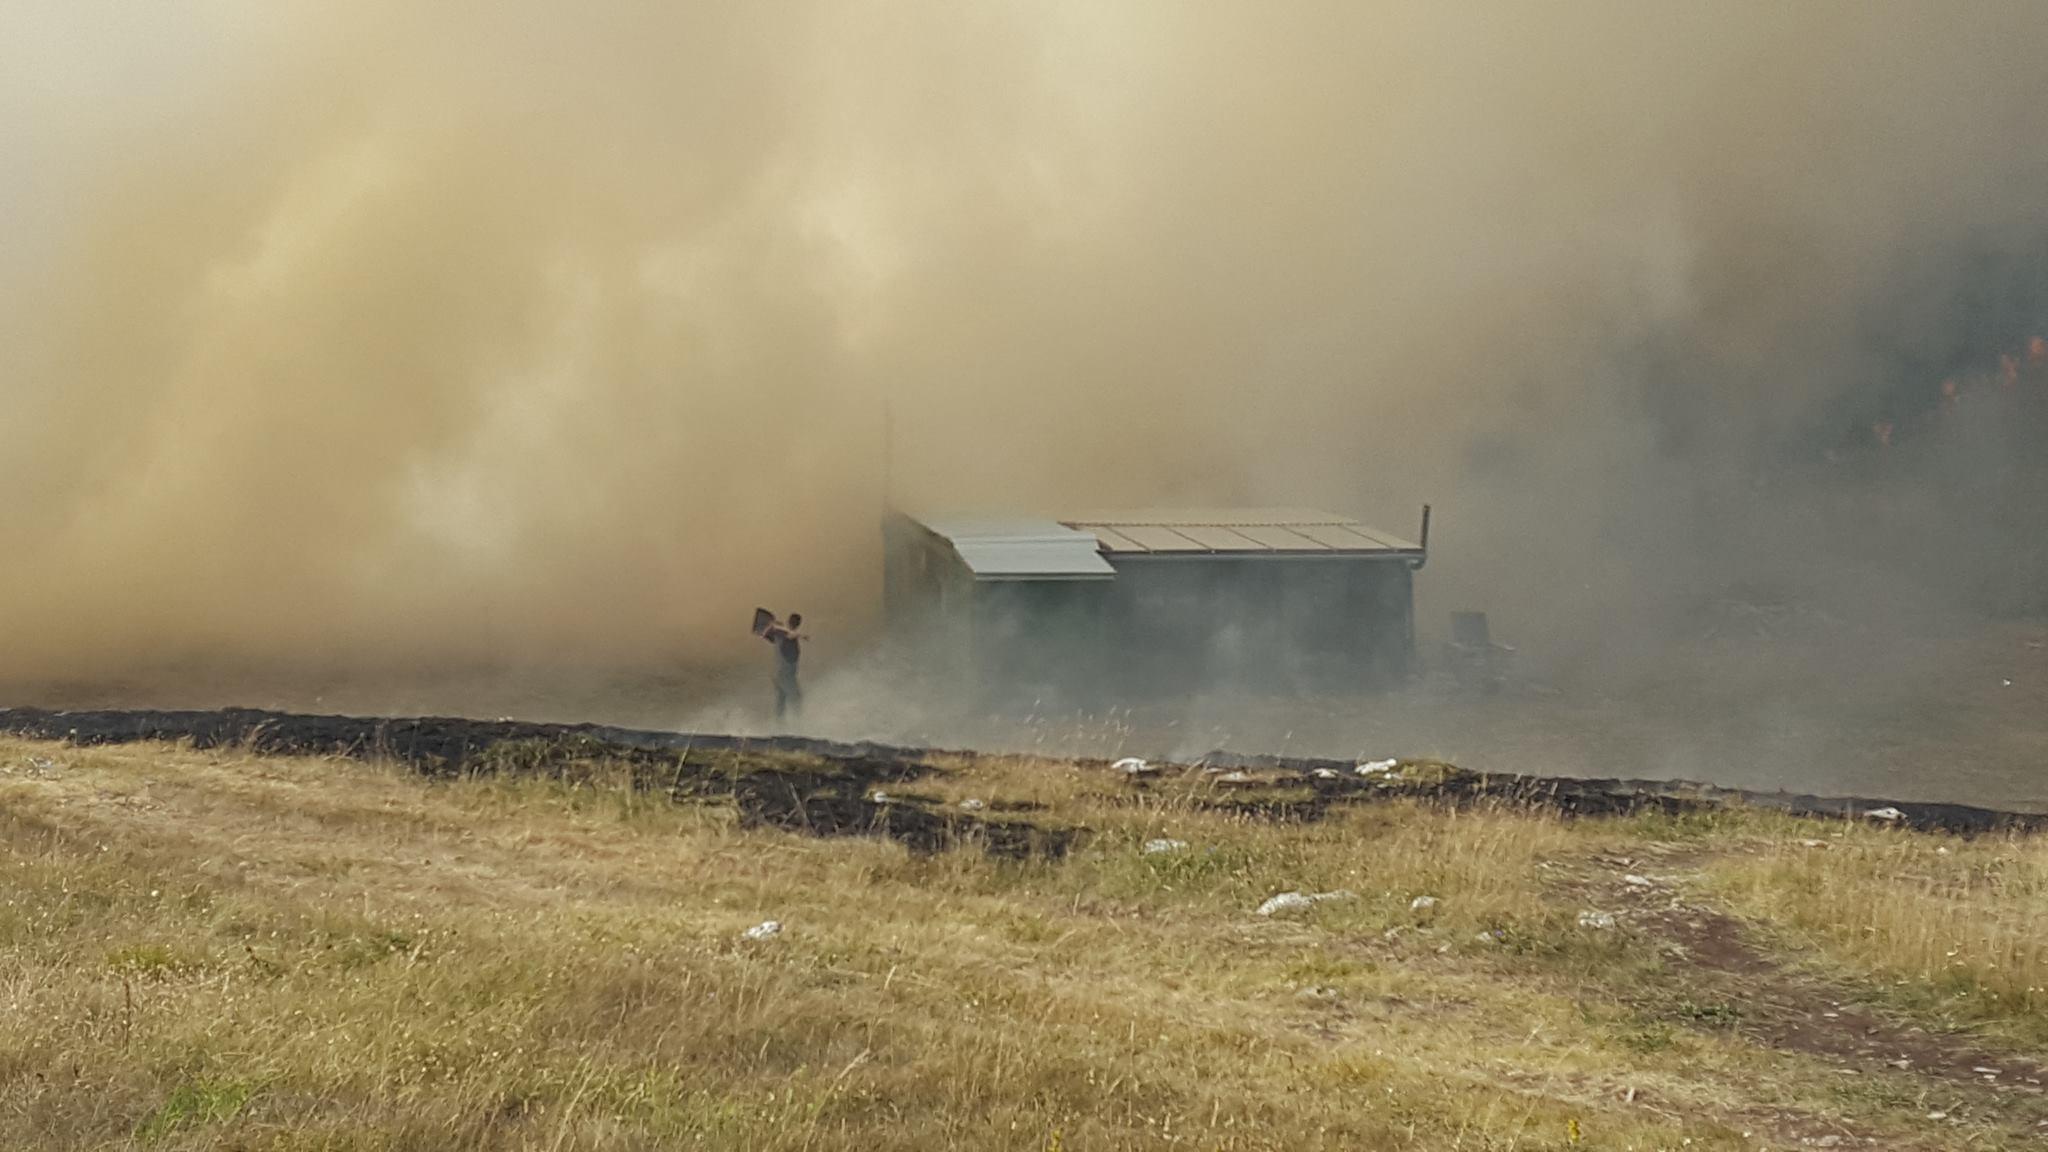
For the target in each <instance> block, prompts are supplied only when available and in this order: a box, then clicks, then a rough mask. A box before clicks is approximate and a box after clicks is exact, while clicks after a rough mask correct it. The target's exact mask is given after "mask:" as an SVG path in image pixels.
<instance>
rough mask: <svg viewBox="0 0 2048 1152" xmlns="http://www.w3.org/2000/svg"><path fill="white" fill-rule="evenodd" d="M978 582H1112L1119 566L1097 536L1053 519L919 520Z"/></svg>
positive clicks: (980, 518)
mask: <svg viewBox="0 0 2048 1152" xmlns="http://www.w3.org/2000/svg"><path fill="white" fill-rule="evenodd" d="M920 523H922V524H923V525H924V526H925V527H926V528H927V529H929V530H930V531H931V532H932V533H934V534H935V535H937V536H939V537H940V538H941V539H943V540H945V541H946V543H947V544H950V545H951V546H952V548H953V551H954V552H955V553H956V554H958V555H959V557H960V559H961V562H962V563H965V564H966V565H967V568H968V571H970V572H973V573H974V576H975V579H977V580H1107V579H1110V578H1111V577H1114V576H1115V575H1116V569H1114V568H1111V567H1110V566H1109V563H1108V561H1106V560H1104V559H1103V558H1102V553H1101V551H1100V550H1099V549H1098V547H1097V545H1096V540H1095V537H1094V536H1093V535H1092V534H1090V533H1088V532H1084V531H1078V530H1076V529H1073V528H1069V527H1067V526H1066V525H1064V524H1061V523H1058V522H1057V521H1053V520H1024V519H1014V518H1000V519H999V518H986V517H940V518H938V519H932V520H924V521H920Z"/></svg>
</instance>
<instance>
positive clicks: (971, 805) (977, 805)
mask: <svg viewBox="0 0 2048 1152" xmlns="http://www.w3.org/2000/svg"><path fill="white" fill-rule="evenodd" d="M986 807H988V805H986V804H984V803H982V802H981V801H979V800H976V799H975V798H974V797H972V796H969V797H968V798H967V799H965V800H962V801H961V802H960V809H961V811H963V812H979V811H981V810H982V809H983V808H986Z"/></svg>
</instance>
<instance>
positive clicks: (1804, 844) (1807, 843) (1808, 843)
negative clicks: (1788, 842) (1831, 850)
mask: <svg viewBox="0 0 2048 1152" xmlns="http://www.w3.org/2000/svg"><path fill="white" fill-rule="evenodd" d="M1799 846H1800V847H1801V848H1825V847H1827V846H1828V842H1827V841H1825V840H1801V841H1800V842H1799Z"/></svg>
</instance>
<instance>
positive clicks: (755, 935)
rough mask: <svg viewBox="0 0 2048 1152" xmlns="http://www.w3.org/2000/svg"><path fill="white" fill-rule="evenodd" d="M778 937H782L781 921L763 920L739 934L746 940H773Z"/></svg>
mask: <svg viewBox="0 0 2048 1152" xmlns="http://www.w3.org/2000/svg"><path fill="white" fill-rule="evenodd" d="M780 935H782V921H780V920H763V921H761V922H760V923H759V924H756V925H754V926H753V927H752V928H749V929H747V930H746V931H745V932H742V933H740V936H741V937H742V938H743V939H747V940H773V939H775V938H776V937H777V936H780Z"/></svg>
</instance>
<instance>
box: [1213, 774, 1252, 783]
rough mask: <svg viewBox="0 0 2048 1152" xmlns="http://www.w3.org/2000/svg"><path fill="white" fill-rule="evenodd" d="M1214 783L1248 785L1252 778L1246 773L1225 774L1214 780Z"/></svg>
mask: <svg viewBox="0 0 2048 1152" xmlns="http://www.w3.org/2000/svg"><path fill="white" fill-rule="evenodd" d="M1216 782H1217V783H1218V784H1250V783H1251V782H1252V777H1251V774H1250V773H1248V772H1225V773H1224V774H1223V775H1221V776H1218V777H1217V778H1216Z"/></svg>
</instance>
